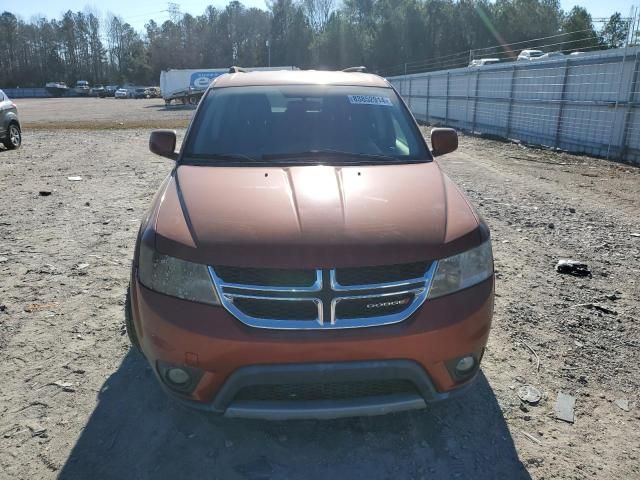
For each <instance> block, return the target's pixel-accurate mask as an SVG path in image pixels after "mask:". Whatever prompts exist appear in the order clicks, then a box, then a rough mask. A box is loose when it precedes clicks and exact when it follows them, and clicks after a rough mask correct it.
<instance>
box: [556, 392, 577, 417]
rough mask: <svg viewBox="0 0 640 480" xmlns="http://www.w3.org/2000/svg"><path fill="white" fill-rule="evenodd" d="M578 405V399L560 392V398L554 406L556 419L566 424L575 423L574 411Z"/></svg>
mask: <svg viewBox="0 0 640 480" xmlns="http://www.w3.org/2000/svg"><path fill="white" fill-rule="evenodd" d="M575 405H576V399H575V398H574V397H572V396H571V395H567V394H566V393H562V392H558V398H557V400H556V404H555V406H554V411H555V414H556V418H557V419H558V420H563V421H565V422H569V423H573V422H574V421H575V414H574V412H573V409H574V407H575Z"/></svg>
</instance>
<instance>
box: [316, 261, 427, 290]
mask: <svg viewBox="0 0 640 480" xmlns="http://www.w3.org/2000/svg"><path fill="white" fill-rule="evenodd" d="M433 263H436V262H433ZM329 279H330V280H329V281H330V282H331V289H332V290H335V291H336V292H351V291H353V290H375V289H377V288H396V287H404V286H407V285H415V284H418V283H422V282H424V281H425V278H424V277H418V278H412V279H409V280H401V281H399V282H386V283H371V284H362V285H347V286H344V285H340V283H338V278H337V276H336V269H335V268H334V269H331V270H329Z"/></svg>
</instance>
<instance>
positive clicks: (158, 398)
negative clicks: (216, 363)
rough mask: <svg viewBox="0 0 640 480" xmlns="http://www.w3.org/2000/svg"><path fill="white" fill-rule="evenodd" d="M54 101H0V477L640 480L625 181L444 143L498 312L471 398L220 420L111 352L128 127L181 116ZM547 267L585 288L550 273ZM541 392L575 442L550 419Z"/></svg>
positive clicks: (506, 148)
mask: <svg viewBox="0 0 640 480" xmlns="http://www.w3.org/2000/svg"><path fill="white" fill-rule="evenodd" d="M54 102H58V100H47V101H42V100H40V101H38V100H29V101H25V100H22V101H19V102H18V105H19V108H20V112H21V114H22V116H23V121H24V124H25V126H26V128H25V131H24V145H23V148H22V149H20V150H18V151H15V152H9V151H3V150H0V182H1V184H0V188H1V189H2V196H3V202H2V203H0V378H1V379H2V382H1V384H0V385H1V386H0V478H2V479H12V480H13V479H34V478H37V479H46V478H56V477H59V478H63V479H86V478H99V479H120V478H128V479H129V478H130V479H160V478H167V479H174V478H195V477H199V478H220V479H235V478H238V479H266V478H274V479H280V478H287V479H297V478H304V479H316V478H317V479H321V478H350V479H351V478H353V479H358V478H367V479H371V478H375V479H378V478H380V479H386V478H400V479H405V478H407V479H410V478H411V479H414V478H415V479H418V478H428V479H450V478H464V479H467V478H469V479H471V478H473V479H498V478H500V479H529V478H534V479H543V478H544V479H559V478H562V479H569V478H570V479H573V478H576V479H583V478H597V479H601V478H603V479H619V478H620V479H632V478H640V433H639V432H640V408H639V405H640V402H639V401H640V395H639V392H640V390H639V386H640V385H639V384H640V374H639V373H638V364H639V363H640V355H639V349H640V335H639V326H638V318H639V317H640V237H639V236H638V234H640V221H639V219H640V215H639V213H640V189H639V188H638V185H639V184H640V183H639V182H640V170H639V169H637V168H633V167H628V166H624V165H619V164H615V163H610V162H606V161H604V160H597V159H590V158H587V157H576V156H570V155H565V154H556V153H550V152H544V151H541V150H536V149H531V148H525V147H522V146H519V145H513V144H505V143H498V142H493V141H488V140H481V139H476V138H469V137H464V138H462V139H461V145H460V149H459V151H458V152H457V153H455V154H452V155H450V156H447V157H445V158H443V159H442V160H441V164H442V166H443V167H444V169H445V170H446V171H447V172H448V173H449V174H450V175H451V176H452V177H453V178H454V180H455V181H456V182H458V184H459V185H460V186H461V187H462V188H463V189H464V190H465V191H466V192H467V193H468V195H469V196H470V198H471V199H472V201H473V202H474V203H475V205H477V206H478V208H479V210H480V212H481V213H482V215H483V216H484V217H485V218H486V220H487V221H488V223H489V224H490V226H491V228H492V232H493V241H494V252H495V257H496V269H497V283H496V289H497V295H498V296H497V298H496V311H495V323H494V327H493V332H492V337H491V340H490V342H489V347H488V350H487V354H486V356H485V360H484V363H483V374H482V375H481V377H480V379H479V381H478V382H477V384H476V386H475V387H474V388H473V390H472V391H471V392H470V394H469V395H468V396H467V397H465V398H462V399H460V400H455V401H451V402H449V403H445V404H439V405H434V406H432V407H430V408H429V409H428V410H425V411H421V412H417V413H416V412H413V413H406V414H397V415H390V416H386V417H377V418H362V419H349V420H340V421H330V422H312V421H305V422H257V421H238V420H222V419H216V418H210V417H206V416H203V415H201V414H198V413H193V412H190V411H187V410H184V409H183V408H182V407H179V406H177V405H175V404H174V403H173V402H172V401H170V400H168V399H167V398H166V397H165V396H164V394H163V393H162V392H161V391H160V388H159V387H158V386H157V385H156V382H155V379H154V378H153V377H152V374H151V371H150V370H149V367H148V366H147V365H146V364H145V362H144V361H143V360H142V359H141V357H140V356H139V355H137V354H135V353H134V352H131V351H129V347H128V344H127V340H126V337H125V336H123V334H122V333H123V314H122V308H123V300H124V290H125V287H126V285H127V276H128V268H129V262H130V259H131V255H132V251H133V242H134V238H135V234H136V231H137V227H138V222H139V219H140V218H141V217H142V215H143V213H144V211H145V209H146V208H147V206H148V204H149V201H150V199H151V196H152V194H153V193H154V191H155V189H156V188H157V186H158V185H159V183H160V182H161V180H162V178H163V177H164V176H165V175H166V174H167V173H168V172H169V170H170V169H171V167H172V165H171V162H170V161H168V160H163V159H160V158H159V157H154V156H153V155H151V154H150V153H148V152H147V140H148V131H149V128H148V127H151V126H156V125H159V126H170V125H171V122H173V124H174V125H176V126H182V125H184V122H185V121H186V119H187V118H188V116H189V114H190V112H189V111H188V110H177V112H178V113H174V112H166V111H164V106H163V105H161V104H160V103H159V102H158V101H142V100H141V101H134V100H129V101H122V102H118V101H115V100H106V99H105V100H98V99H95V100H92V99H86V100H80V99H69V100H62V101H61V102H64V105H65V106H64V114H63V115H62V117H61V118H62V119H59V114H60V112H59V111H58V107H56V105H59V104H56V103H54ZM105 105H107V106H108V107H104V106H105ZM126 105H132V106H133V108H132V109H131V110H129V107H126ZM147 106H149V108H147ZM94 108H95V110H94ZM112 108H113V109H112ZM110 109H112V110H110ZM94 118H98V119H99V123H97V128H95V129H92V130H88V129H84V130H73V129H69V130H64V131H61V130H47V129H44V127H45V126H47V125H54V124H55V125H56V127H57V128H60V124H59V123H57V122H65V126H67V127H68V126H74V125H75V126H77V125H79V124H80V123H83V124H85V125H87V124H88V123H91V122H92V121H93V119H94ZM74 122H77V123H74ZM117 122H122V123H123V125H119V128H120V129H119V130H112V129H111V125H112V124H114V123H117ZM129 122H131V123H129ZM131 125H133V126H136V127H139V126H141V125H143V126H144V127H145V128H129V129H122V128H125V127H130V126H131ZM180 131H181V132H183V130H180ZM75 175H77V176H81V177H82V180H81V181H75V182H73V181H69V180H68V177H69V176H75ZM39 192H45V195H46V192H51V194H50V195H47V196H41V195H40V193H39ZM560 258H575V259H579V260H584V261H586V262H587V263H588V264H589V267H590V269H591V270H592V272H593V277H592V278H588V277H587V278H577V277H572V276H566V275H560V274H558V273H556V272H555V271H554V267H555V264H556V262H557V260H558V259H560ZM585 304H596V305H597V306H599V307H601V308H602V309H604V311H603V310H598V309H597V308H593V307H591V308H589V305H585ZM538 360H539V371H538V368H537V365H538ZM523 384H530V385H533V386H535V387H537V388H538V389H540V390H541V391H542V393H543V398H542V400H541V401H540V402H539V404H538V405H536V406H531V405H524V404H522V402H521V401H520V400H519V398H518V395H517V391H518V389H519V387H521V386H522V385H523ZM558 392H564V393H567V394H570V395H572V396H574V397H575V399H576V407H575V413H576V419H575V423H573V424H570V423H565V422H562V421H560V420H557V419H555V418H554V413H553V412H554V408H553V407H554V403H555V401H556V398H557V395H558Z"/></svg>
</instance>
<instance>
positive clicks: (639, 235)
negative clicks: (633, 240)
mask: <svg viewBox="0 0 640 480" xmlns="http://www.w3.org/2000/svg"><path fill="white" fill-rule="evenodd" d="M631 236H632V237H640V233H635V232H634V233H632V234H631Z"/></svg>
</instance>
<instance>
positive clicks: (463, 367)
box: [456, 355, 476, 375]
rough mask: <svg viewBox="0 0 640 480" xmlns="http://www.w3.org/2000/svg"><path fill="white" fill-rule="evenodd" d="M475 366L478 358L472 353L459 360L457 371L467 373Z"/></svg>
mask: <svg viewBox="0 0 640 480" xmlns="http://www.w3.org/2000/svg"><path fill="white" fill-rule="evenodd" d="M475 366H476V360H475V359H474V358H473V357H472V356H471V355H469V356H468V357H462V358H461V359H460V360H458V363H456V373H458V374H460V375H465V374H467V373H469V372H470V371H471V370H473V367H475Z"/></svg>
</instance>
